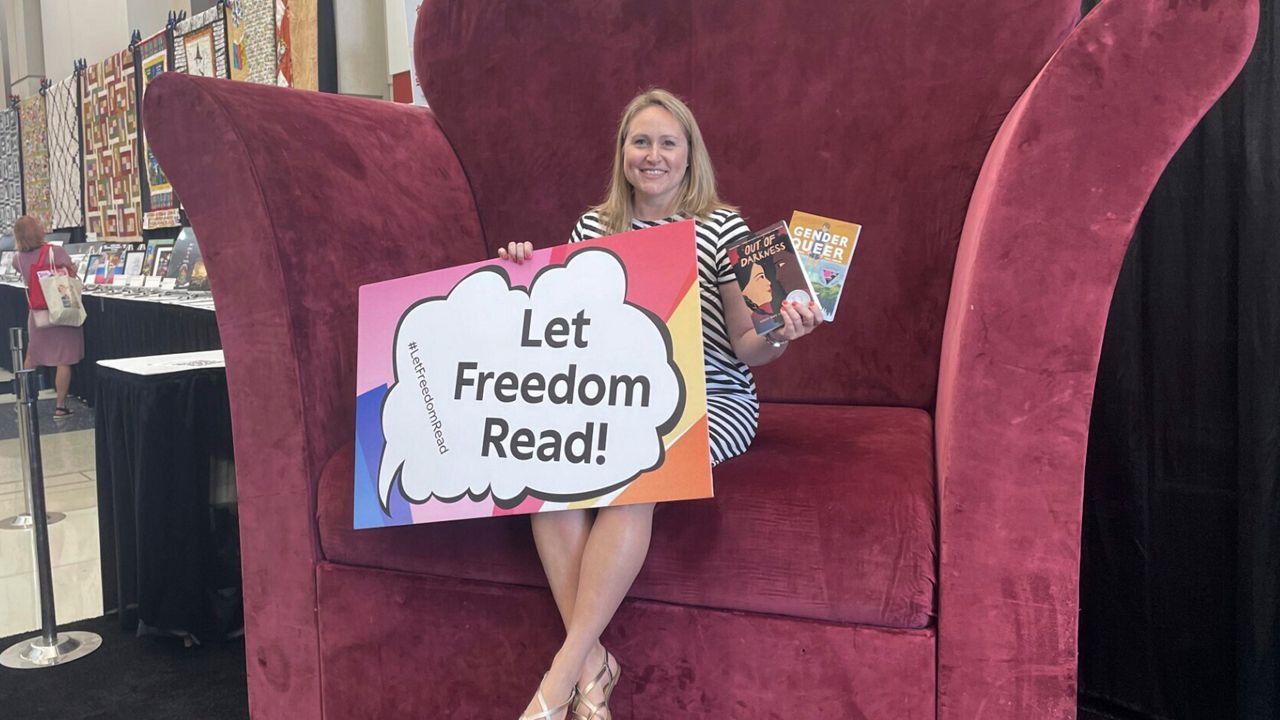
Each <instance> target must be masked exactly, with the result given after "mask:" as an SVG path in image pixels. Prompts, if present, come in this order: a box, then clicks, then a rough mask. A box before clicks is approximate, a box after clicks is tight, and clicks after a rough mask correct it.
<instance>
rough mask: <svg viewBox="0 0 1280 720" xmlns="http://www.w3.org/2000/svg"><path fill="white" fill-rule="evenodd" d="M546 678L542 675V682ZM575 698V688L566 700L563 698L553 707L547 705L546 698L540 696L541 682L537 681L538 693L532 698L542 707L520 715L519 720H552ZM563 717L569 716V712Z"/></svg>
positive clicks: (570, 704) (568, 706) (571, 703)
mask: <svg viewBox="0 0 1280 720" xmlns="http://www.w3.org/2000/svg"><path fill="white" fill-rule="evenodd" d="M546 679H547V676H546V675H543V676H542V680H543V682H545V681H546ZM577 698H578V694H577V692H576V690H570V691H569V699H568V700H565V701H564V702H562V703H560V704H559V705H556V706H555V707H547V700H546V698H544V697H542V683H541V682H539V683H538V694H536V695H534V696H533V699H534V700H537V701H538V706H539V707H541V708H542V709H541V710H539V711H538V712H536V713H534V714H532V715H521V716H520V720H552V719H553V718H555V717H556V716H558V715H559V714H560V713H562V712H565V711H566V710H568V709H569V708H570V706H572V705H573V701H574V700H576V699H577ZM564 717H565V718H566V720H567V718H568V717H569V713H567V712H565V716H564Z"/></svg>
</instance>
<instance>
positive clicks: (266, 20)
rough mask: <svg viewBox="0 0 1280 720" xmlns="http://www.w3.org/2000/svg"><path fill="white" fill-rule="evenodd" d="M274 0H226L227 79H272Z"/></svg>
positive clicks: (266, 82) (274, 47)
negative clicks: (228, 63)
mask: <svg viewBox="0 0 1280 720" xmlns="http://www.w3.org/2000/svg"><path fill="white" fill-rule="evenodd" d="M274 10H275V0H228V2H227V3H226V13H227V54H228V56H229V58H228V59H229V61H230V64H231V79H232V80H246V81H248V82H255V83H261V84H266V85H273V84H275V82H276V27H275V12H274Z"/></svg>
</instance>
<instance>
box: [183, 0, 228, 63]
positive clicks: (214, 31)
mask: <svg viewBox="0 0 1280 720" xmlns="http://www.w3.org/2000/svg"><path fill="white" fill-rule="evenodd" d="M173 69H174V70H176V71H177V72H183V73H187V74H188V75H198V76H200V77H217V78H223V79H226V78H227V29H226V25H225V24H224V23H223V15H222V9H221V8H219V7H218V6H217V5H214V6H213V7H211V8H209V9H208V10H205V11H204V12H202V13H199V14H196V15H192V16H191V17H189V18H187V19H185V20H182V21H181V22H179V23H178V26H177V27H176V28H174V30H173Z"/></svg>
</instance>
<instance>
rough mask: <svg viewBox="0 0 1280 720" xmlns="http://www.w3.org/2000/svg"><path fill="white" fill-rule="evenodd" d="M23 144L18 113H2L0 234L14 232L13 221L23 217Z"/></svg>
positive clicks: (0, 126)
mask: <svg viewBox="0 0 1280 720" xmlns="http://www.w3.org/2000/svg"><path fill="white" fill-rule="evenodd" d="M21 144H22V142H21V138H19V137H18V111H17V110H5V111H3V112H0V233H11V232H13V221H14V220H17V219H18V218H19V217H20V216H21V215H22V159H21V156H20V155H19V153H20V152H21Z"/></svg>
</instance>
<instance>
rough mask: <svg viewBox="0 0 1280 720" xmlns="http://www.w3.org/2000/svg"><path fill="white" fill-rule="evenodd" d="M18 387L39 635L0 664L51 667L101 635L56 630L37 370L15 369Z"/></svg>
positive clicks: (1, 657) (1, 656) (83, 651)
mask: <svg viewBox="0 0 1280 720" xmlns="http://www.w3.org/2000/svg"><path fill="white" fill-rule="evenodd" d="M15 376H16V378H15V382H14V384H15V385H16V386H17V390H18V425H19V427H21V426H23V425H25V426H26V428H25V429H26V443H27V461H28V463H29V465H30V471H31V511H32V512H31V514H32V515H33V516H34V517H35V519H36V524H35V526H34V527H33V528H32V530H33V539H34V540H35V546H36V573H37V575H38V576H39V579H40V627H41V632H40V635H39V637H34V638H30V639H27V640H23V641H21V642H19V643H18V644H16V645H11V646H10V647H9V648H8V649H6V650H5V651H4V652H2V653H0V665H3V666H5V667H8V668H14V669H16V670H29V669H33V668H41V667H50V666H52V665H60V664H62V663H67V662H71V661H72V660H78V659H80V658H82V657H84V656H85V655H88V654H89V653H91V652H93V651H94V650H97V649H98V648H99V647H100V646H101V645H102V638H101V637H100V636H98V635H96V634H94V633H91V632H79V631H76V632H64V633H59V632H58V620H57V614H56V613H55V612H54V606H53V567H52V565H51V563H50V561H49V523H48V521H47V520H46V517H47V516H46V515H45V511H44V468H43V466H42V460H41V456H40V420H39V418H38V417H37V415H36V395H37V394H38V393H37V390H36V373H35V371H34V370H20V371H18V372H17V373H15Z"/></svg>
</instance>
